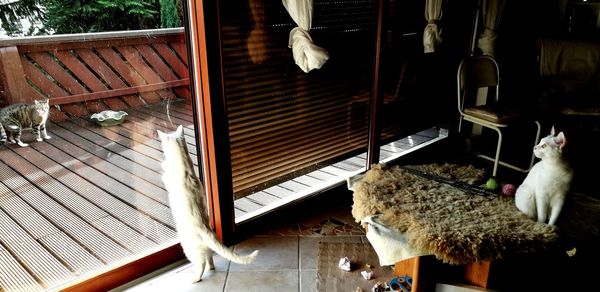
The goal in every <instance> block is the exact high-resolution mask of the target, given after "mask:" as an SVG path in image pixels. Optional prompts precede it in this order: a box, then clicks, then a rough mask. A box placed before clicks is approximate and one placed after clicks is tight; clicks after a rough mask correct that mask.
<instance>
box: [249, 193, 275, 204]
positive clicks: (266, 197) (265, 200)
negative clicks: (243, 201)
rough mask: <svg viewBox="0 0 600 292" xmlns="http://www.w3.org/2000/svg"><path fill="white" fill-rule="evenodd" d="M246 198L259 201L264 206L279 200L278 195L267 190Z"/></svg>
mask: <svg viewBox="0 0 600 292" xmlns="http://www.w3.org/2000/svg"><path fill="white" fill-rule="evenodd" d="M246 198H248V199H250V200H252V201H255V202H258V203H260V204H261V205H263V206H266V205H269V204H271V203H274V202H277V201H279V198H278V197H275V196H273V195H271V194H269V193H265V192H256V193H253V194H251V195H249V196H247V197H246Z"/></svg>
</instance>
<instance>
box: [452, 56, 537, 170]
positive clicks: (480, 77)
mask: <svg viewBox="0 0 600 292" xmlns="http://www.w3.org/2000/svg"><path fill="white" fill-rule="evenodd" d="M481 88H487V96H486V97H487V98H485V99H482V98H478V96H481V93H482V92H484V90H483V91H482V90H481ZM499 92H500V70H499V68H498V63H497V62H496V60H494V59H493V58H492V57H489V56H474V57H468V58H466V59H464V60H462V61H461V62H460V65H459V66H458V72H457V101H458V111H459V113H460V121H459V127H458V130H459V132H460V128H461V126H462V123H463V121H468V122H471V123H473V124H477V125H481V126H483V127H486V128H489V129H493V130H494V131H496V132H497V133H498V142H497V146H496V155H495V157H490V156H487V155H484V154H479V155H477V156H478V157H481V158H484V159H486V160H489V161H492V162H494V168H493V171H492V176H496V172H497V170H498V165H502V166H505V167H508V168H511V169H514V170H517V171H521V172H528V171H529V170H530V169H531V167H532V166H533V163H534V161H535V155H534V154H533V151H532V150H531V148H528V149H529V151H531V153H532V154H531V162H530V164H529V167H528V168H521V167H518V166H516V165H513V164H509V163H507V162H504V161H500V150H501V149H502V130H503V129H505V128H507V127H509V126H511V125H515V124H516V123H517V122H520V121H521V120H522V119H521V117H520V115H519V113H518V112H517V111H514V110H510V109H508V108H506V107H503V106H502V105H501V104H499V103H498V101H499ZM479 99H481V101H479ZM488 101H489V102H488ZM533 122H534V123H535V124H536V126H537V132H536V136H535V142H534V146H535V145H536V144H537V143H538V141H539V139H540V128H541V126H540V123H539V122H538V121H533Z"/></svg>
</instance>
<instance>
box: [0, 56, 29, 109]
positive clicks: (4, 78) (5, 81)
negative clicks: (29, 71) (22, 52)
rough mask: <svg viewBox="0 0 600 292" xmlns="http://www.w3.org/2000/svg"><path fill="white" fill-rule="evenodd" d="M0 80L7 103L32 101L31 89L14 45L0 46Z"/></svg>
mask: <svg viewBox="0 0 600 292" xmlns="http://www.w3.org/2000/svg"><path fill="white" fill-rule="evenodd" d="M0 82H1V84H2V96H4V98H5V99H6V100H5V101H6V103H7V104H13V103H29V102H32V101H33V100H32V99H33V97H34V94H33V93H32V91H33V89H31V87H29V85H28V84H27V81H26V80H25V72H24V71H23V66H22V65H21V57H20V56H19V51H18V50H17V47H15V46H11V47H2V48H0Z"/></svg>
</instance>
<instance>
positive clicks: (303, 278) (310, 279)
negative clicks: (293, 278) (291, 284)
mask: <svg viewBox="0 0 600 292" xmlns="http://www.w3.org/2000/svg"><path fill="white" fill-rule="evenodd" d="M316 291H317V270H305V271H300V292H316Z"/></svg>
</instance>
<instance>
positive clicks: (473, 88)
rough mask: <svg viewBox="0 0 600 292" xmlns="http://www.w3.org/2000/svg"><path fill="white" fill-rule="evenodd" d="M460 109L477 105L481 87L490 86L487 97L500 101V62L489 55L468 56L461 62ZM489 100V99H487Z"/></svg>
mask: <svg viewBox="0 0 600 292" xmlns="http://www.w3.org/2000/svg"><path fill="white" fill-rule="evenodd" d="M456 78H457V80H456V83H457V98H458V111H459V112H460V113H461V114H463V109H464V108H465V107H468V106H473V105H475V101H476V99H477V94H478V89H479V88H486V87H487V88H488V95H487V98H490V95H491V97H492V98H493V99H494V100H495V101H498V95H499V89H500V86H499V85H500V71H499V68H498V63H497V62H496V60H494V59H493V58H492V57H489V56H476V57H468V58H466V59H464V60H462V61H461V62H460V65H459V66H458V72H457V74H456ZM486 101H487V99H486Z"/></svg>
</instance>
